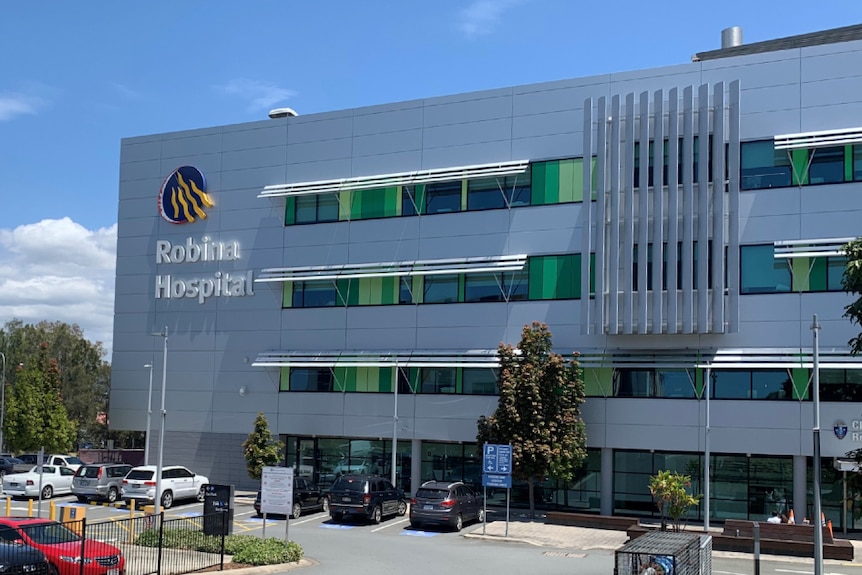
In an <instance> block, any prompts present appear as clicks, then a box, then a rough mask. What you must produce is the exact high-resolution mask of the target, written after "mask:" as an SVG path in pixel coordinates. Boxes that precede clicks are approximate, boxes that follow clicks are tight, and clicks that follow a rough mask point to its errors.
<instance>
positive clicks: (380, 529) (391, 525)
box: [371, 517, 409, 533]
mask: <svg viewBox="0 0 862 575" xmlns="http://www.w3.org/2000/svg"><path fill="white" fill-rule="evenodd" d="M407 521H409V519H407V518H406V517H405V518H404V519H401V520H400V521H395V522H394V523H387V524H386V525H381V526H380V527H378V528H377V529H372V530H371V532H372V533H377V532H378V531H382V530H383V529H386V528H388V527H394V526H396V525H398V524H400V523H407Z"/></svg>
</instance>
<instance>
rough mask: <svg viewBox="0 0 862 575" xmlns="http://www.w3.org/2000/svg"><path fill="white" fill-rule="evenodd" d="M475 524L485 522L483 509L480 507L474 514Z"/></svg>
mask: <svg viewBox="0 0 862 575" xmlns="http://www.w3.org/2000/svg"><path fill="white" fill-rule="evenodd" d="M476 522H477V523H484V522H485V509H484V508H482V507H480V508H479V513H477V514H476Z"/></svg>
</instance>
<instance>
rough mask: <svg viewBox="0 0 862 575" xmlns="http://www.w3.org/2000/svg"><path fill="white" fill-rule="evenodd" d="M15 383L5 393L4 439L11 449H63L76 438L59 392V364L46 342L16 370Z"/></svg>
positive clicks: (60, 450)
mask: <svg viewBox="0 0 862 575" xmlns="http://www.w3.org/2000/svg"><path fill="white" fill-rule="evenodd" d="M15 375H16V377H15V385H14V386H13V387H11V389H9V390H8V391H10V393H8V394H7V396H6V443H7V445H8V446H9V447H10V448H11V449H12V450H13V451H36V450H38V449H40V448H42V447H44V448H45V450H46V451H47V452H60V453H66V452H68V451H70V450H71V449H72V444H73V443H74V442H75V436H76V430H77V425H76V423H75V422H74V421H72V420H71V419H69V416H68V413H67V411H66V407H65V405H64V404H63V402H62V399H61V395H60V387H61V384H60V368H59V367H58V365H57V361H56V360H55V359H53V358H50V357H49V355H48V344H47V343H43V344H42V345H41V346H39V352H38V353H37V355H36V356H34V357H33V358H32V359H31V360H30V361H28V363H26V364H23V365H19V366H18V368H17V369H16V370H15Z"/></svg>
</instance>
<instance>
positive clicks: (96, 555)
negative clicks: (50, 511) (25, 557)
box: [0, 517, 126, 575]
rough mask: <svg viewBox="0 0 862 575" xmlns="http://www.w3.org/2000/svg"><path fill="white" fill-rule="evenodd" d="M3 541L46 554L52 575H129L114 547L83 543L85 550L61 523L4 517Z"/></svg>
mask: <svg viewBox="0 0 862 575" xmlns="http://www.w3.org/2000/svg"><path fill="white" fill-rule="evenodd" d="M0 539H2V540H4V541H14V542H17V543H24V544H26V545H29V546H31V547H34V548H36V549H38V550H39V551H41V552H42V553H44V554H45V557H46V558H47V560H48V563H49V568H48V571H49V573H51V574H52V575H81V574H83V575H124V574H125V570H126V559H125V557H123V552H122V551H120V550H119V549H118V548H116V547H114V546H113V545H111V544H110V543H103V542H101V541H96V540H95V539H89V538H87V539H85V540H83V546H82V540H81V536H80V535H78V534H77V533H75V532H74V531H72V530H71V529H69V528H68V527H66V526H65V525H63V524H62V523H58V522H57V521H50V520H48V519H40V518H38V517H0ZM82 552H83V553H82ZM82 555H83V560H82ZM82 563H83V565H82ZM25 573H26V572H25ZM26 575H29V573H26Z"/></svg>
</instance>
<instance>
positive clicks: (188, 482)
mask: <svg viewBox="0 0 862 575" xmlns="http://www.w3.org/2000/svg"><path fill="white" fill-rule="evenodd" d="M209 482H210V480H209V479H208V478H207V477H205V476H203V475H196V474H194V473H192V472H191V471H189V470H188V469H186V468H185V467H182V466H179V465H167V466H165V467H163V468H162V507H163V508H165V509H170V507H171V506H172V505H173V504H174V500H177V499H193V498H196V499H197V500H198V501H203V500H204V487H203V486H204V485H205V484H207V483H209ZM155 498H156V466H155V465H142V466H140V467H133V468H132V469H131V471H129V473H128V474H127V475H126V477H125V478H124V479H123V501H125V502H126V503H129V502H130V501H131V500H133V499H134V500H135V501H139V502H140V501H143V502H147V503H154V502H155Z"/></svg>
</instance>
